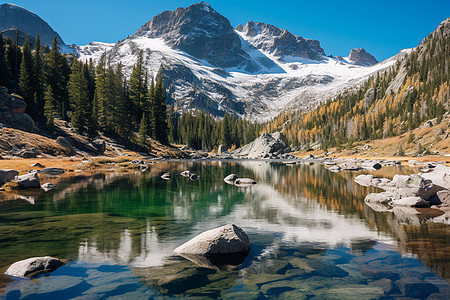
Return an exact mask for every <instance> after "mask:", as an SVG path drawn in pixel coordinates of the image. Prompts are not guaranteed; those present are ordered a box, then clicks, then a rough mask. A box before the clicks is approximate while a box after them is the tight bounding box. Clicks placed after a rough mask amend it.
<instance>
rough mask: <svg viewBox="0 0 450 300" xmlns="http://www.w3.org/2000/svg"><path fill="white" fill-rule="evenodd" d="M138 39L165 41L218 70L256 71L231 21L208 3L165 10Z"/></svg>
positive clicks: (138, 32)
mask: <svg viewBox="0 0 450 300" xmlns="http://www.w3.org/2000/svg"><path fill="white" fill-rule="evenodd" d="M135 36H139V37H142V36H145V37H149V38H162V39H163V40H164V41H165V43H166V45H168V46H169V47H171V48H173V49H178V50H181V51H184V52H186V53H188V54H190V55H192V56H194V57H196V58H199V59H205V60H207V61H208V62H209V63H211V64H212V65H213V66H216V67H220V68H229V67H244V68H245V69H247V70H248V71H253V70H255V68H256V66H254V65H252V64H251V59H250V57H249V56H248V55H247V53H245V52H244V51H243V50H242V45H241V41H240V39H239V36H238V35H237V34H236V33H235V32H234V30H233V27H232V26H231V25H230V22H229V21H228V19H227V18H225V17H224V16H222V15H221V14H219V13H218V12H216V11H215V10H214V9H213V8H212V7H211V6H210V5H209V4H207V3H205V2H201V3H197V4H194V5H191V6H189V7H187V8H182V7H180V8H178V9H177V10H175V11H165V12H163V13H162V14H159V15H158V16H156V17H154V18H153V19H152V20H151V21H150V22H148V23H146V24H145V25H144V26H142V27H141V29H139V30H138V31H137V32H136V34H135Z"/></svg>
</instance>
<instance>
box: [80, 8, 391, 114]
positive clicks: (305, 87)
mask: <svg viewBox="0 0 450 300" xmlns="http://www.w3.org/2000/svg"><path fill="white" fill-rule="evenodd" d="M139 50H143V51H144V67H145V68H146V70H147V71H148V72H149V74H150V75H156V74H157V71H158V69H159V68H160V67H162V68H163V71H164V72H163V73H164V76H165V83H166V88H167V89H168V94H169V95H168V97H167V103H168V104H171V105H173V106H175V107H176V108H177V110H178V111H179V112H183V111H189V110H196V109H201V110H205V111H207V112H209V113H211V114H213V115H217V116H223V115H224V113H225V112H228V113H232V114H234V113H236V114H238V115H241V116H246V117H248V118H251V119H253V120H256V121H265V120H267V119H269V118H272V117H274V116H276V115H277V114H278V113H280V112H281V111H283V110H284V109H286V108H288V107H290V108H294V109H299V108H309V107H311V106H315V105H316V104H317V103H319V102H321V101H324V100H326V99H327V98H330V97H333V96H334V95H336V94H338V93H341V92H342V91H343V90H345V89H347V88H349V87H351V86H354V85H355V84H358V83H359V82H362V81H364V80H365V79H366V78H367V77H368V76H370V75H371V74H374V73H376V72H378V71H380V70H382V69H385V68H387V67H389V66H391V65H393V64H394V63H395V59H393V60H389V61H386V62H384V63H380V64H376V65H374V66H369V67H366V66H361V65H357V64H354V63H352V62H347V61H342V60H339V59H336V58H333V57H327V56H325V52H324V50H323V49H322V48H321V47H320V43H319V41H316V40H311V39H306V38H303V37H300V36H297V35H294V34H292V33H290V32H289V31H287V30H284V29H280V28H277V27H275V26H273V25H268V24H264V23H259V22H249V23H247V24H246V25H245V26H237V27H236V29H233V28H232V27H231V24H230V22H229V21H228V19H226V18H225V17H224V16H222V15H221V14H219V13H218V12H217V11H215V10H214V9H213V8H212V7H211V6H210V5H209V4H207V3H205V2H201V3H197V4H194V5H191V6H189V7H187V8H178V9H176V10H175V11H166V12H163V13H161V14H160V15H158V16H156V17H154V18H153V19H152V20H150V21H149V22H147V23H146V24H144V25H143V26H142V27H141V28H140V29H139V30H138V31H137V32H136V33H135V34H134V35H131V36H129V37H127V38H125V39H123V40H121V41H119V42H118V43H116V44H105V43H91V44H89V45H86V46H79V47H76V51H77V53H78V56H79V58H80V59H81V60H89V59H90V58H92V59H93V60H94V61H96V60H97V59H98V58H99V57H100V55H101V54H103V53H104V52H106V54H107V55H108V59H110V61H111V63H112V64H118V63H119V62H121V63H122V65H123V68H124V72H125V74H126V75H127V76H130V74H131V71H132V68H133V65H134V64H135V63H136V60H137V53H138V51H139Z"/></svg>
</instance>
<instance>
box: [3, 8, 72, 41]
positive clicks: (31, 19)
mask: <svg viewBox="0 0 450 300" xmlns="http://www.w3.org/2000/svg"><path fill="white" fill-rule="evenodd" d="M17 29H19V30H20V32H23V35H26V34H28V35H29V37H30V39H31V38H33V40H34V38H35V37H36V35H37V34H39V38H40V41H41V44H43V45H51V44H52V42H53V38H54V37H55V36H56V38H57V40H58V44H59V45H64V42H63V40H62V39H61V37H60V36H59V34H58V33H57V32H56V31H54V30H53V28H51V27H50V25H48V24H47V22H45V21H44V20H42V19H41V18H40V17H39V16H38V15H36V14H35V13H32V12H31V11H29V10H27V9H25V8H23V7H20V6H18V5H15V4H11V3H5V4H2V5H0V31H5V33H6V34H5V35H4V36H3V37H5V36H10V35H12V34H13V32H14V31H15V32H17ZM16 34H17V33H16Z"/></svg>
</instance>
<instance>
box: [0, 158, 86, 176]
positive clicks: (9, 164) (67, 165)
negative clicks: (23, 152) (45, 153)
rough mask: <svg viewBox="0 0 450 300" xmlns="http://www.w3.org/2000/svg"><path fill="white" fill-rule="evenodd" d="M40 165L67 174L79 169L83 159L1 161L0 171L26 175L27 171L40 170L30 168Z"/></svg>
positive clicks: (18, 159)
mask: <svg viewBox="0 0 450 300" xmlns="http://www.w3.org/2000/svg"><path fill="white" fill-rule="evenodd" d="M35 163H40V164H42V165H44V167H46V168H50V167H55V168H62V169H64V170H65V171H67V172H70V171H74V170H76V169H78V166H76V165H77V164H80V163H81V158H67V157H60V158H17V159H2V160H0V169H14V170H17V171H22V172H24V171H25V173H26V171H27V170H38V169H40V168H35V167H30V165H32V164H35Z"/></svg>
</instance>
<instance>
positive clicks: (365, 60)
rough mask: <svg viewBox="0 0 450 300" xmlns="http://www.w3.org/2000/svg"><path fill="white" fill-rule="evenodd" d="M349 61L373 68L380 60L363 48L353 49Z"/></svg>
mask: <svg viewBox="0 0 450 300" xmlns="http://www.w3.org/2000/svg"><path fill="white" fill-rule="evenodd" d="M348 60H349V61H350V62H352V63H353V64H355V65H358V66H372V65H375V64H377V63H378V60H376V58H375V57H373V56H372V55H371V54H369V53H367V51H366V50H364V49H363V48H359V49H352V50H351V51H350V55H349V56H348Z"/></svg>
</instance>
